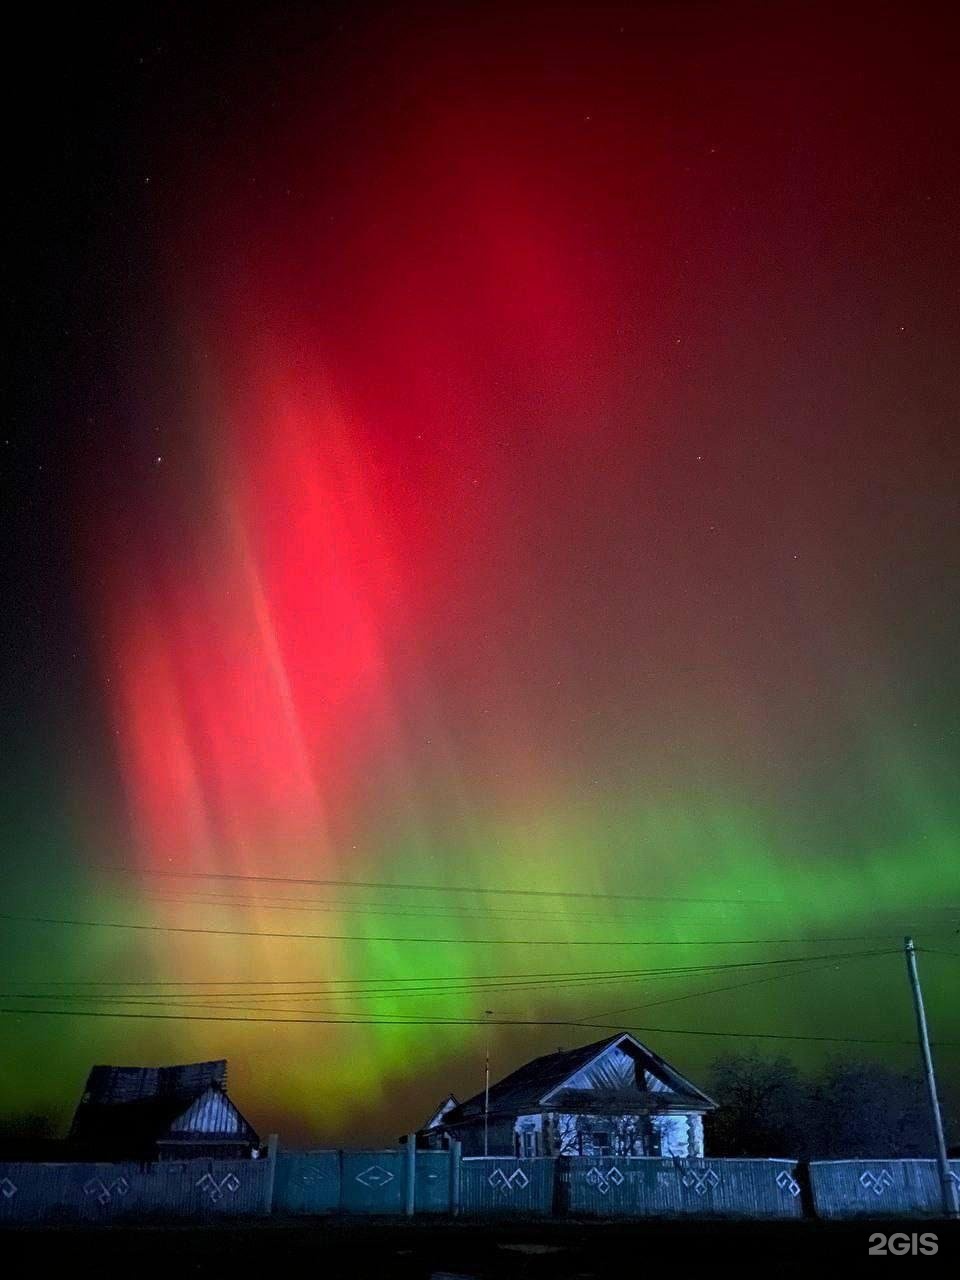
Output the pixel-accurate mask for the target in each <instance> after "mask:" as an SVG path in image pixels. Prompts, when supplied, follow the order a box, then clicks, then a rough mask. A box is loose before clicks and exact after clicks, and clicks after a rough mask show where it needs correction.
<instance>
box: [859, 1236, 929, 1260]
mask: <svg viewBox="0 0 960 1280" xmlns="http://www.w3.org/2000/svg"><path fill="white" fill-rule="evenodd" d="M869 1245H870V1247H869V1248H868V1250H867V1252H868V1253H869V1254H870V1255H871V1256H872V1257H875V1258H886V1257H893V1258H906V1257H913V1258H918V1257H919V1258H924V1257H926V1258H932V1257H933V1256H934V1255H935V1254H936V1253H938V1252H939V1250H940V1242H939V1241H938V1239H937V1233H936V1232H935V1231H891V1232H889V1233H888V1232H885V1231H873V1232H871V1234H870V1241H869Z"/></svg>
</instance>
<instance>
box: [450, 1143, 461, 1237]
mask: <svg viewBox="0 0 960 1280" xmlns="http://www.w3.org/2000/svg"><path fill="white" fill-rule="evenodd" d="M461 1150H462V1148H461V1146H460V1142H459V1141H458V1140H457V1139H456V1138H454V1140H453V1141H452V1142H451V1143H450V1212H451V1213H452V1214H453V1216H454V1217H455V1218H456V1217H457V1215H458V1214H459V1213H460V1152H461Z"/></svg>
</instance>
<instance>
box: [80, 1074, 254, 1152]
mask: <svg viewBox="0 0 960 1280" xmlns="http://www.w3.org/2000/svg"><path fill="white" fill-rule="evenodd" d="M68 1142H69V1144H70V1146H71V1147H72V1148H73V1150H74V1151H75V1152H76V1153H77V1154H78V1155H82V1157H83V1158H86V1159H95V1160H184V1159H190V1158H193V1157H197V1156H205V1157H208V1158H216V1159H238V1158H246V1157H250V1156H256V1155H259V1152H260V1139H259V1138H258V1137H257V1134H256V1132H255V1131H254V1129H253V1128H252V1127H251V1125H250V1124H249V1123H248V1122H247V1120H245V1119H244V1117H243V1116H242V1115H241V1114H240V1112H239V1110H238V1109H237V1107H236V1106H235V1105H234V1103H233V1102H232V1101H231V1100H230V1098H229V1097H228V1096H227V1064H226V1062H225V1061H223V1060H221V1061H218V1062H193V1063H187V1064H185V1065H183V1066H173V1067H106V1066H101V1067H94V1068H93V1069H92V1070H91V1072H90V1075H89V1076H88V1078H87V1085H86V1089H85V1090H84V1094H83V1097H82V1098H81V1100H80V1105H79V1106H78V1107H77V1110H76V1113H75V1114H74V1117H73V1124H72V1126H71V1129H70V1136H69V1138H68Z"/></svg>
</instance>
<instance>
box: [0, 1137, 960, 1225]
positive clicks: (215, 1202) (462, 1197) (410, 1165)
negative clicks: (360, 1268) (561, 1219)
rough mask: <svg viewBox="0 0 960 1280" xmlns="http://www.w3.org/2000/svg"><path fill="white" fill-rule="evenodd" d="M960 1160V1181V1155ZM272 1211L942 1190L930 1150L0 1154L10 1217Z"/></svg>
mask: <svg viewBox="0 0 960 1280" xmlns="http://www.w3.org/2000/svg"><path fill="white" fill-rule="evenodd" d="M953 1171H954V1175H955V1176H956V1177H957V1179H958V1182H960V1161H955V1162H954V1163H953ZM267 1213H275V1214H277V1215H281V1216H290V1215H310V1216H317V1215H322V1214H332V1213H349V1214H379V1215H400V1214H413V1213H417V1214H430V1213H433V1214H464V1215H468V1214H470V1215H490V1216H493V1215H496V1216H501V1215H506V1214H522V1215H526V1216H531V1215H539V1216H550V1215H555V1216H562V1215H570V1216H583V1217H585V1216H593V1217H638V1218H641V1217H647V1218H650V1217H689V1216H700V1217H723V1216H726V1217H741V1218H801V1217H804V1216H815V1217H819V1218H848V1217H858V1216H873V1217H883V1218H891V1217H893V1218H896V1217H923V1216H939V1215H940V1214H941V1213H942V1198H941V1189H940V1183H939V1178H938V1174H937V1167H936V1164H935V1163H934V1162H933V1161H932V1160H834V1161H816V1162H814V1163H812V1164H810V1165H803V1164H799V1163H797V1162H796V1161H794V1160H719V1159H718V1160H711V1159H661V1158H656V1157H638V1156H631V1157H623V1158H620V1157H606V1158H603V1159H592V1158H590V1157H587V1156H577V1157H564V1158H561V1159H557V1160H552V1159H546V1158H543V1157H540V1158H536V1159H519V1158H516V1157H513V1156H479V1157H469V1158H464V1159H461V1157H460V1153H459V1150H458V1149H456V1148H455V1149H454V1150H453V1151H416V1150H415V1149H414V1148H413V1146H412V1145H407V1146H405V1147H403V1146H401V1147H400V1148H396V1147H391V1148H386V1149H380V1150H365V1151H309V1152H279V1153H277V1151H276V1146H275V1143H271V1155H270V1156H269V1157H268V1158H266V1159H260V1160H185V1161H177V1162H174V1161H171V1162H164V1163H160V1164H154V1165H147V1166H143V1165H136V1164H79V1163H78V1164H72V1163H64V1164H25V1163H19V1164H0V1223H4V1222H7V1223H15V1222H77V1221H80V1222H103V1223H106V1222H111V1221H116V1220H119V1219H136V1220H141V1221H142V1220H149V1219H151V1218H156V1219H161V1218H181V1219H183V1218H191V1219H200V1220H204V1219H211V1218H218V1217H228V1216H244V1215H247V1216H249V1215H256V1214H267Z"/></svg>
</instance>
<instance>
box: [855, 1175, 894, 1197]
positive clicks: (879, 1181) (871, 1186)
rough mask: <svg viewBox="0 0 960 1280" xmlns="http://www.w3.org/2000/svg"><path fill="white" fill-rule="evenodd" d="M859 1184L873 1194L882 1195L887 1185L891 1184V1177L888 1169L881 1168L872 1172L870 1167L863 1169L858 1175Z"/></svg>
mask: <svg viewBox="0 0 960 1280" xmlns="http://www.w3.org/2000/svg"><path fill="white" fill-rule="evenodd" d="M860 1185H861V1187H863V1188H864V1190H865V1191H872V1192H873V1194H874V1195H875V1196H882V1195H883V1193H884V1191H886V1189H887V1187H892V1186H893V1178H892V1177H891V1176H890V1170H889V1169H881V1170H880V1172H879V1173H874V1171H873V1170H872V1169H864V1171H863V1173H861V1175H860Z"/></svg>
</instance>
